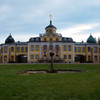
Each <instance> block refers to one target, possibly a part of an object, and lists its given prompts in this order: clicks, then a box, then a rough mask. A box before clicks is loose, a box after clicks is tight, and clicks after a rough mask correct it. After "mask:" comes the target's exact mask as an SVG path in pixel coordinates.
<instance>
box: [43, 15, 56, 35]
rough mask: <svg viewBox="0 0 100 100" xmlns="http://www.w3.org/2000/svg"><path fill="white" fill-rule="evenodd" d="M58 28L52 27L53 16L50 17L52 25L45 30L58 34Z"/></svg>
mask: <svg viewBox="0 0 100 100" xmlns="http://www.w3.org/2000/svg"><path fill="white" fill-rule="evenodd" d="M56 29H57V28H56V27H55V26H53V25H52V15H50V25H48V26H47V27H46V28H45V30H46V33H50V34H52V33H56Z"/></svg>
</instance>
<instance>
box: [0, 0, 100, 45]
mask: <svg viewBox="0 0 100 100" xmlns="http://www.w3.org/2000/svg"><path fill="white" fill-rule="evenodd" d="M50 14H52V21H53V25H54V26H56V27H57V33H61V34H62V36H63V37H71V38H73V40H74V41H76V42H81V41H84V42H86V41H87V38H88V37H89V36H90V34H92V36H93V37H94V38H96V40H98V38H99V37H100V0H0V44H1V43H4V42H5V39H6V38H7V37H8V36H9V35H10V33H11V35H12V36H13V38H14V39H15V41H16V42H17V41H22V42H25V41H28V40H29V39H30V38H31V37H37V36H39V34H41V33H45V27H46V26H48V25H49V23H50V17H49V15H50Z"/></svg>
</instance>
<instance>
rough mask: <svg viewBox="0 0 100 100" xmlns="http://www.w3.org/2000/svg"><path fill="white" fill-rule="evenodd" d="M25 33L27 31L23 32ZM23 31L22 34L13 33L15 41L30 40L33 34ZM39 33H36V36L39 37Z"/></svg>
mask: <svg viewBox="0 0 100 100" xmlns="http://www.w3.org/2000/svg"><path fill="white" fill-rule="evenodd" d="M23 34H25V33H23ZM23 34H22V33H21V34H18V35H16V34H14V35H13V38H14V39H15V41H16V42H17V41H20V42H26V41H29V39H30V38H31V37H32V34H25V35H23ZM38 36H39V35H34V37H38Z"/></svg>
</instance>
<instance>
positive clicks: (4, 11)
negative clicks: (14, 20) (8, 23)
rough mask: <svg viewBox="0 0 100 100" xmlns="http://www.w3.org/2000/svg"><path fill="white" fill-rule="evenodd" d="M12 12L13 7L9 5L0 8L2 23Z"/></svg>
mask: <svg viewBox="0 0 100 100" xmlns="http://www.w3.org/2000/svg"><path fill="white" fill-rule="evenodd" d="M10 11H11V7H10V6H8V5H1V6H0V21H2V20H4V19H6V18H7V17H8V16H7V15H8V14H9V13H10Z"/></svg>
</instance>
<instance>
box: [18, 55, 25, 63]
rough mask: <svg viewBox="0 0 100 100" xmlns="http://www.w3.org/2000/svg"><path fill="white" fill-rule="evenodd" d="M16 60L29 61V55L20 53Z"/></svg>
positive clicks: (19, 61) (20, 61)
mask: <svg viewBox="0 0 100 100" xmlns="http://www.w3.org/2000/svg"><path fill="white" fill-rule="evenodd" d="M16 60H17V63H27V55H18V56H17V57H16Z"/></svg>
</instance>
